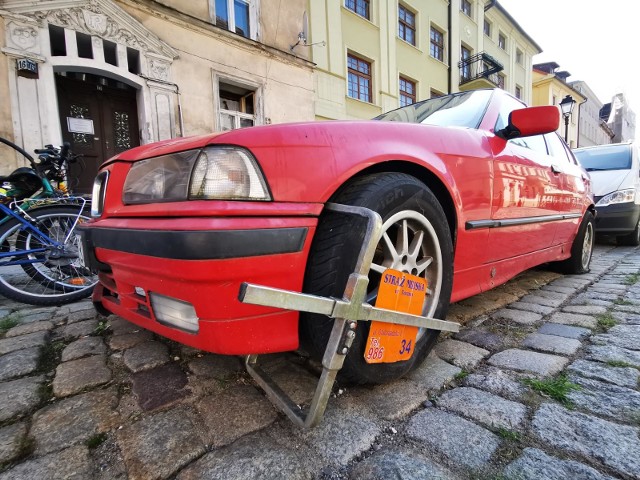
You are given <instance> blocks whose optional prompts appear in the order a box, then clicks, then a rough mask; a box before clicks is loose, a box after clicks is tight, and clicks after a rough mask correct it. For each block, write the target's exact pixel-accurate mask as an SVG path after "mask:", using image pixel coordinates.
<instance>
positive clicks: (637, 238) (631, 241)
mask: <svg viewBox="0 0 640 480" xmlns="http://www.w3.org/2000/svg"><path fill="white" fill-rule="evenodd" d="M616 243H617V244H618V245H626V246H630V247H637V246H638V245H640V218H638V222H637V223H636V228H635V229H634V230H633V232H631V233H630V234H628V235H620V236H619V237H616Z"/></svg>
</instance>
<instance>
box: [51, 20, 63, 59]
mask: <svg viewBox="0 0 640 480" xmlns="http://www.w3.org/2000/svg"><path fill="white" fill-rule="evenodd" d="M49 42H50V43H51V56H53V57H65V56H66V55H67V43H66V40H65V38H64V28H62V27H58V26H56V25H51V24H49Z"/></svg>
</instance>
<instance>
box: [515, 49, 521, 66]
mask: <svg viewBox="0 0 640 480" xmlns="http://www.w3.org/2000/svg"><path fill="white" fill-rule="evenodd" d="M516 63H517V64H518V65H522V50H520V49H519V48H517V49H516Z"/></svg>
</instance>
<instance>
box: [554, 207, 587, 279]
mask: <svg viewBox="0 0 640 480" xmlns="http://www.w3.org/2000/svg"><path fill="white" fill-rule="evenodd" d="M594 232H595V221H594V218H593V214H592V213H591V212H590V211H587V212H586V213H585V214H584V217H583V218H582V223H580V228H578V233H577V235H576V238H575V239H574V240H573V244H572V246H571V256H570V257H569V258H568V259H566V260H564V261H562V262H558V267H559V269H560V271H561V272H562V273H569V274H571V273H587V272H588V271H589V269H590V267H591V255H592V254H593V244H594V241H595V233H594Z"/></svg>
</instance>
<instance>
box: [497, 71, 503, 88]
mask: <svg viewBox="0 0 640 480" xmlns="http://www.w3.org/2000/svg"><path fill="white" fill-rule="evenodd" d="M498 87H500V88H501V89H503V90H504V75H502V74H501V73H499V74H498Z"/></svg>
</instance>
